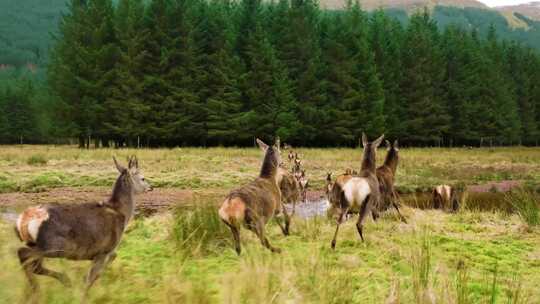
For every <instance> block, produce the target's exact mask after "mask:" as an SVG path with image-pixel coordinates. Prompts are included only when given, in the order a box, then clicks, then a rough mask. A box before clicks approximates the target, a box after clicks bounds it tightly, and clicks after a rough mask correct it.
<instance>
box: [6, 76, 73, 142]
mask: <svg viewBox="0 0 540 304" xmlns="http://www.w3.org/2000/svg"><path fill="white" fill-rule="evenodd" d="M43 76H44V75H41V74H35V73H33V72H30V71H25V70H16V69H13V68H12V69H7V70H4V71H2V73H0V143H9V144H13V143H51V142H57V140H56V138H55V137H56V136H57V135H60V136H63V135H64V134H66V133H62V132H61V131H60V129H58V128H62V126H64V125H65V123H64V122H63V120H60V119H59V120H58V121H57V123H55V122H54V121H53V120H54V119H55V118H56V113H59V111H58V110H60V108H58V107H57V103H56V99H55V98H53V97H52V96H50V94H49V89H48V87H47V86H46V84H45V82H44V79H43V78H44V77H43Z"/></svg>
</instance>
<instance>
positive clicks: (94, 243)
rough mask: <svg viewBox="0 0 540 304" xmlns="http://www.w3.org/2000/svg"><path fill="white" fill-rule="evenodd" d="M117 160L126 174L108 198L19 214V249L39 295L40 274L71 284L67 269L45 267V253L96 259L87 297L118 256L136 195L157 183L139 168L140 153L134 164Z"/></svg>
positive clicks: (51, 255) (29, 278)
mask: <svg viewBox="0 0 540 304" xmlns="http://www.w3.org/2000/svg"><path fill="white" fill-rule="evenodd" d="M113 160H114V164H115V165H116V169H117V170H118V172H119V173H120V175H119V176H118V178H117V179H116V182H115V183H114V187H113V191H112V195H111V196H110V198H109V199H108V200H107V201H106V202H102V203H83V204H70V205H68V204H51V205H45V206H37V207H30V208H28V209H26V210H25V211H24V212H23V213H22V214H21V215H20V216H19V218H18V220H17V226H16V232H17V234H18V236H19V238H20V239H21V241H23V242H25V243H26V246H25V247H21V248H19V250H18V251H17V253H18V256H19V260H20V263H21V265H22V267H23V269H24V273H25V274H26V277H27V279H28V282H29V283H30V288H31V291H32V294H33V295H34V296H35V294H36V293H37V291H38V289H39V286H38V283H37V281H36V279H35V277H34V275H36V274H37V275H45V276H50V277H52V278H55V279H57V280H58V281H60V282H62V283H63V284H64V285H66V286H70V281H69V279H68V277H67V276H66V275H65V274H63V273H59V272H56V271H53V270H50V269H47V268H45V266H43V260H44V258H65V259H68V260H91V261H92V266H91V268H90V271H89V272H88V276H87V278H86V289H85V293H84V298H83V300H84V299H86V297H87V294H88V291H89V289H90V288H91V287H92V285H93V284H94V282H95V281H96V279H97V278H98V277H99V275H100V273H101V272H102V271H103V269H104V268H105V267H106V266H107V265H108V264H110V263H111V262H112V261H113V260H114V259H115V257H116V253H115V252H116V248H117V247H118V244H119V243H120V240H121V238H122V235H123V233H124V230H125V228H126V226H127V224H128V222H129V220H130V219H131V218H132V217H133V213H134V209H135V200H134V196H135V195H136V194H139V193H142V192H145V191H150V190H152V187H151V186H150V185H149V184H148V182H147V181H146V180H145V179H144V176H143V175H142V174H141V172H140V171H139V166H138V161H137V158H135V157H131V158H130V159H129V163H128V168H125V167H123V166H121V165H120V164H118V162H117V161H116V159H115V158H114V157H113Z"/></svg>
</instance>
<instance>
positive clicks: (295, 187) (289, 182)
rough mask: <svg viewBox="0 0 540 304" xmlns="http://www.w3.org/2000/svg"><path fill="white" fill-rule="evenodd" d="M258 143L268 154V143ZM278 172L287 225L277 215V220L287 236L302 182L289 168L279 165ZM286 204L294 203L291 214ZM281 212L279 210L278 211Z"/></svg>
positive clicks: (260, 141) (283, 211) (264, 152)
mask: <svg viewBox="0 0 540 304" xmlns="http://www.w3.org/2000/svg"><path fill="white" fill-rule="evenodd" d="M257 145H258V146H259V148H260V149H261V151H262V152H263V156H264V155H266V151H267V150H268V145H267V144H265V143H264V142H263V141H262V140H260V139H257ZM276 145H278V146H279V138H277V139H276ZM278 173H279V174H280V175H281V181H280V183H279V189H280V191H281V206H280V209H281V212H282V213H283V217H284V221H285V225H283V224H282V223H281V221H280V219H279V218H278V217H276V222H277V223H278V225H279V227H280V228H281V231H282V232H283V235H285V236H287V235H289V228H290V225H291V217H292V216H293V215H294V214H295V212H296V203H297V202H298V200H299V199H300V184H299V182H298V180H297V179H296V178H295V176H294V175H293V174H291V173H289V172H287V170H285V169H283V168H281V167H279V168H278ZM285 204H292V205H293V207H292V212H291V214H289V212H288V211H287V208H286V207H285ZM277 213H279V210H278V212H277Z"/></svg>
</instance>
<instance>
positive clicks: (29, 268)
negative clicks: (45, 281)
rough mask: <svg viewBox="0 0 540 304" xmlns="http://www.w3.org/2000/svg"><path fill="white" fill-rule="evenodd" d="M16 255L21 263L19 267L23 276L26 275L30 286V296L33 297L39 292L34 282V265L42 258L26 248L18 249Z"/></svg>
mask: <svg viewBox="0 0 540 304" xmlns="http://www.w3.org/2000/svg"><path fill="white" fill-rule="evenodd" d="M17 255H18V256H19V262H20V263H21V266H22V268H23V270H24V274H25V275H26V278H27V279H28V283H29V286H30V294H31V295H32V296H35V295H36V294H37V292H38V291H39V285H38V283H37V281H36V278H35V276H34V273H35V268H36V263H37V262H38V261H39V260H40V259H42V257H40V256H39V254H38V253H37V252H36V251H34V250H32V249H30V248H28V247H21V248H19V250H17Z"/></svg>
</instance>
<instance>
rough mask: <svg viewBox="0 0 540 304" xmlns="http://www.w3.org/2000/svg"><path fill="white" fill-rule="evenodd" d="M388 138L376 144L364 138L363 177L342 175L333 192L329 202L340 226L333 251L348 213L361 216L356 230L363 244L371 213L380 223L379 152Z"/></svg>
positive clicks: (337, 227) (361, 173) (364, 136)
mask: <svg viewBox="0 0 540 304" xmlns="http://www.w3.org/2000/svg"><path fill="white" fill-rule="evenodd" d="M383 138H384V134H383V135H381V136H380V137H379V138H377V139H376V140H375V141H373V142H371V143H370V142H368V139H367V136H366V135H365V134H362V145H363V147H364V149H363V156H362V166H361V170H360V174H359V175H358V176H351V175H342V176H339V177H338V178H337V179H336V182H334V184H333V186H332V190H331V191H330V195H329V201H330V204H331V206H332V207H333V208H334V209H336V210H337V211H338V218H337V226H336V231H335V232H334V238H333V239H332V244H331V246H332V249H335V247H336V239H337V235H338V232H339V226H340V225H341V224H342V223H343V220H344V218H345V216H346V215H347V213H348V212H349V211H350V212H359V213H360V214H359V217H358V221H357V222H356V229H357V230H358V234H359V235H360V238H361V239H362V241H364V236H363V223H364V220H365V218H366V215H367V214H368V213H369V212H371V214H372V216H373V219H374V220H376V219H377V217H378V212H377V210H376V209H375V207H376V206H377V205H378V204H379V201H380V196H381V194H380V190H379V181H378V180H377V176H376V174H375V168H376V164H375V162H376V159H377V148H378V147H379V145H380V144H381V142H382V140H383Z"/></svg>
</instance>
